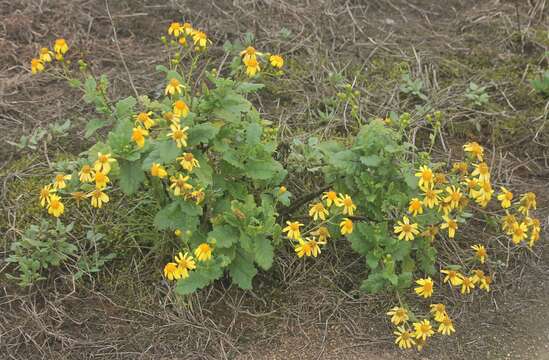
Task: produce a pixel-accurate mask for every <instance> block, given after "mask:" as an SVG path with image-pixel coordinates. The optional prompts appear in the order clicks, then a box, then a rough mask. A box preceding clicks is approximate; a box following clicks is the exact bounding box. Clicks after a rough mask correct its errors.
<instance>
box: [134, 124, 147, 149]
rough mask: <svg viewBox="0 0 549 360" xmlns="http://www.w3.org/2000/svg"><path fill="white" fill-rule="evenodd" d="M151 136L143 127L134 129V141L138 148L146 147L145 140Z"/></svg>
mask: <svg viewBox="0 0 549 360" xmlns="http://www.w3.org/2000/svg"><path fill="white" fill-rule="evenodd" d="M147 136H149V132H148V131H147V130H145V129H143V128H142V127H141V126H138V127H135V128H133V129H132V140H133V141H135V143H136V144H137V147H138V148H140V149H141V148H142V147H143V146H145V138H146V137H147Z"/></svg>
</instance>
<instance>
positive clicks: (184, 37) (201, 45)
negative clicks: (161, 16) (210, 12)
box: [168, 22, 212, 51]
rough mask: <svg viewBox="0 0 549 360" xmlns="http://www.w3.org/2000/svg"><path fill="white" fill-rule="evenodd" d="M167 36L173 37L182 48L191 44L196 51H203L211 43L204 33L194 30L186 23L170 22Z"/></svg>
mask: <svg viewBox="0 0 549 360" xmlns="http://www.w3.org/2000/svg"><path fill="white" fill-rule="evenodd" d="M168 34H169V35H171V36H173V37H174V38H175V39H176V40H177V42H178V43H179V44H180V45H181V46H184V47H187V46H189V44H192V45H193V47H194V49H195V50H196V51H201V50H205V49H206V47H207V46H208V45H209V44H211V43H212V41H211V40H210V39H208V36H207V35H206V33H205V32H203V31H201V30H198V29H194V28H193V27H192V25H191V24H190V23H188V22H186V23H183V24H181V23H179V22H172V23H171V24H170V26H169V27H168Z"/></svg>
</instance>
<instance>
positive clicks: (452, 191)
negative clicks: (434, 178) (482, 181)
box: [444, 186, 462, 209]
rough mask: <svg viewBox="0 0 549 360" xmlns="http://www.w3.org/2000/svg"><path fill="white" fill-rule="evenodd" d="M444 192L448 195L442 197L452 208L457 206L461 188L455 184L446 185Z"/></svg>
mask: <svg viewBox="0 0 549 360" xmlns="http://www.w3.org/2000/svg"><path fill="white" fill-rule="evenodd" d="M446 192H447V193H448V196H446V197H445V198H444V201H445V202H447V203H449V204H450V207H451V208H452V209H455V208H457V207H458V205H459V201H460V200H461V197H462V194H461V190H460V189H459V188H456V187H455V186H451V187H450V186H447V187H446Z"/></svg>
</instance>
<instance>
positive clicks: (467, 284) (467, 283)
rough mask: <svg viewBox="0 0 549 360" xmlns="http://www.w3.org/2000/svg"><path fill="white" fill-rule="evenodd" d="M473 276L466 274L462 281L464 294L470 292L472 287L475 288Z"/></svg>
mask: <svg viewBox="0 0 549 360" xmlns="http://www.w3.org/2000/svg"><path fill="white" fill-rule="evenodd" d="M473 280H474V279H473V277H471V276H464V277H463V279H462V283H461V293H462V294H469V293H470V292H471V290H472V289H474V288H475V282H474V281H473Z"/></svg>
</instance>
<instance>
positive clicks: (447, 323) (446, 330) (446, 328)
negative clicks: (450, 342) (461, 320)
mask: <svg viewBox="0 0 549 360" xmlns="http://www.w3.org/2000/svg"><path fill="white" fill-rule="evenodd" d="M437 331H438V332H439V333H441V334H442V335H451V334H452V333H453V332H456V329H454V324H453V323H452V320H451V319H450V318H449V317H448V315H446V316H445V317H444V318H443V319H442V320H441V321H440V324H439V325H438V330H437Z"/></svg>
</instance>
